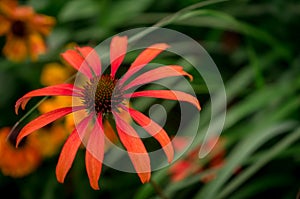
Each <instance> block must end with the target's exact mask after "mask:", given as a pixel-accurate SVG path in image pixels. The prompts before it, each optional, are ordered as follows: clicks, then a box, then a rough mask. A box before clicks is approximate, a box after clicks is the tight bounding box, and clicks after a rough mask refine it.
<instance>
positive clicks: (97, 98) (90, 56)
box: [15, 36, 200, 189]
mask: <svg viewBox="0 0 300 199" xmlns="http://www.w3.org/2000/svg"><path fill="white" fill-rule="evenodd" d="M127 45H128V38H127V37H126V36H123V37H119V36H115V37H113V38H112V41H111V43H110V62H111V64H110V65H111V67H110V69H111V70H110V74H105V73H103V72H104V70H103V68H102V65H101V60H100V57H99V55H98V54H97V52H96V51H95V50H94V49H93V48H91V47H77V48H75V50H67V51H66V52H65V53H63V54H62V57H63V58H64V60H65V61H67V62H68V63H69V64H70V65H71V66H73V67H74V68H75V69H77V70H78V71H79V72H80V73H82V75H83V76H84V77H85V78H86V80H85V81H84V85H82V86H77V85H74V84H59V85H55V86H48V87H45V88H41V89H37V90H34V91H31V92H29V93H27V94H26V95H24V96H23V97H22V98H20V99H19V100H18V101H17V102H16V105H15V110H16V113H18V109H19V107H20V106H21V107H22V108H23V109H24V108H25V106H26V104H27V102H28V101H29V100H30V99H31V98H32V97H37V96H72V97H73V99H77V100H79V101H80V102H79V103H80V104H79V105H78V106H77V105H73V104H72V105H71V106H65V107H64V108H56V109H55V110H53V111H50V112H47V113H45V114H42V115H41V116H39V117H38V118H36V119H34V120H33V121H31V122H30V123H28V124H27V125H26V126H25V127H24V128H23V129H22V130H21V132H20V134H19V135H18V138H17V145H18V144H19V143H20V141H21V140H22V139H23V138H24V137H26V136H27V135H29V134H31V133H32V132H34V131H36V130H38V129H40V128H42V127H44V126H46V125H47V124H49V123H51V122H53V121H56V120H58V119H60V118H62V117H64V116H66V115H68V114H70V113H79V114H80V113H82V114H84V115H82V117H80V122H79V123H78V125H77V126H76V127H77V128H75V129H74V130H73V132H72V133H71V135H70V136H69V137H68V139H67V141H66V142H65V144H64V146H63V148H62V152H61V154H60V158H59V160H58V164H57V167H56V176H57V179H58V181H59V182H63V181H64V179H65V177H66V175H67V172H68V171H69V170H70V168H71V166H72V163H73V161H74V158H75V155H76V153H77V150H78V148H79V146H80V145H81V143H82V140H81V138H82V137H84V138H86V139H87V144H86V148H87V150H86V156H85V163H86V169H87V174H88V177H89V180H90V185H91V187H92V188H93V189H99V185H98V180H99V178H100V173H101V169H102V162H103V158H104V152H105V135H106V134H105V132H104V130H105V129H104V126H103V123H104V122H105V121H106V120H107V115H110V116H111V117H112V118H113V119H114V121H115V124H116V130H117V134H118V138H119V140H120V142H121V143H122V144H123V146H124V148H125V149H126V150H127V152H128V156H129V158H130V159H131V162H132V165H133V167H134V169H135V170H136V172H137V174H138V176H139V178H140V180H141V182H142V183H145V182H148V181H149V180H150V177H151V164H150V157H149V155H148V152H147V150H146V147H145V145H144V143H143V141H142V139H141V138H140V137H139V136H138V133H137V132H136V130H135V129H134V128H133V127H132V126H131V122H129V121H127V118H128V117H130V116H131V118H132V119H133V120H134V121H135V122H136V123H137V124H138V125H139V126H141V127H142V128H144V130H145V131H146V132H147V133H149V134H150V135H151V136H153V137H154V138H155V139H156V140H157V141H158V142H159V143H160V145H161V146H162V148H163V150H164V152H165V154H166V157H167V160H168V162H171V161H172V160H173V156H174V151H173V146H172V144H171V141H170V138H169V136H168V134H167V133H166V131H165V130H164V129H163V128H162V127H161V126H160V125H159V124H158V123H156V122H155V121H153V120H151V119H150V118H149V117H148V116H146V115H144V114H143V113H141V112H139V111H138V110H136V109H134V108H131V107H129V106H128V105H126V103H125V102H128V100H129V99H130V98H141V97H150V98H159V99H167V100H178V101H184V102H188V103H190V104H192V105H194V106H195V107H196V108H197V109H198V110H200V104H199V101H198V100H197V98H196V97H194V96H192V95H190V94H188V93H185V92H183V91H178V90H143V91H136V92H135V91H132V89H133V88H135V87H137V86H141V85H146V84H149V83H152V82H155V81H157V80H161V79H165V78H170V77H178V76H187V77H189V78H190V79H191V80H192V78H193V77H192V76H191V75H190V74H188V73H187V72H185V71H184V70H183V67H182V66H178V65H169V66H161V67H158V68H155V69H152V70H148V71H146V72H144V73H142V74H140V75H138V76H137V77H135V75H137V74H138V72H141V71H142V69H146V68H147V64H148V63H149V62H150V61H152V60H153V59H154V58H155V57H156V56H157V55H159V54H160V53H161V52H163V51H164V50H165V49H166V48H168V45H167V44H165V43H158V44H153V45H151V46H150V47H148V48H147V49H145V50H144V51H143V52H142V53H141V54H140V55H139V56H138V57H137V58H136V59H135V61H134V62H133V63H132V64H131V66H130V68H129V69H128V70H127V72H126V73H125V74H124V76H123V77H122V78H120V79H119V78H118V76H117V75H116V72H117V71H118V69H119V67H120V66H121V64H122V62H123V60H124V58H125V55H126V52H127ZM120 110H122V112H123V113H124V114H126V115H127V116H128V117H127V116H126V115H125V116H124V115H122V114H121V111H120ZM128 114H130V116H129V115H128ZM89 127H91V128H89Z"/></svg>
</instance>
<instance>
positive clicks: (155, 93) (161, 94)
mask: <svg viewBox="0 0 300 199" xmlns="http://www.w3.org/2000/svg"><path fill="white" fill-rule="evenodd" d="M124 97H126V98H134V97H154V98H162V99H168V100H178V101H183V102H188V103H191V104H192V105H194V106H195V107H196V108H197V109H198V110H201V107H200V104H199V101H198V99H197V98H196V97H194V96H192V95H190V94H188V93H185V92H182V91H175V90H147V91H137V92H134V93H128V94H125V95H124Z"/></svg>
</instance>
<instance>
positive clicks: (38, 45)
mask: <svg viewBox="0 0 300 199" xmlns="http://www.w3.org/2000/svg"><path fill="white" fill-rule="evenodd" d="M13 2H14V1H12V3H10V4H4V2H3V3H2V4H3V5H2V6H1V4H0V9H1V11H2V13H1V15H0V23H1V27H0V36H1V35H5V36H6V43H5V46H4V48H3V53H4V55H5V56H6V57H7V58H8V59H10V60H12V61H23V60H25V59H26V58H27V57H28V56H30V58H31V59H32V60H34V61H35V60H37V58H38V55H40V54H43V53H45V51H46V45H45V43H44V39H43V36H46V35H48V34H49V33H50V31H51V29H52V27H53V25H54V24H55V19H54V18H53V17H50V16H46V15H41V14H37V13H35V12H34V10H33V9H32V7H29V6H17V5H16V3H13ZM9 5H10V6H9Z"/></svg>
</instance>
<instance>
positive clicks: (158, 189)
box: [150, 179, 169, 199]
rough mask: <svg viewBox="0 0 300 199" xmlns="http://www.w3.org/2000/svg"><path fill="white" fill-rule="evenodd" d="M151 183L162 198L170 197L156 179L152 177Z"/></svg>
mask: <svg viewBox="0 0 300 199" xmlns="http://www.w3.org/2000/svg"><path fill="white" fill-rule="evenodd" d="M150 184H151V186H152V187H153V189H154V190H155V192H156V193H157V195H158V196H159V197H160V198H161V199H169V198H168V197H167V196H166V195H165V193H164V192H163V190H162V188H161V187H160V186H159V185H158V184H157V183H156V182H155V181H153V180H152V179H150Z"/></svg>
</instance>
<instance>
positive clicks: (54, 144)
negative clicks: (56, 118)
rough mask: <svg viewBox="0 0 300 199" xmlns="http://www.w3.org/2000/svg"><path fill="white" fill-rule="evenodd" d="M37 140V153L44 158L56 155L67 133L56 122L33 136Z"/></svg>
mask: <svg viewBox="0 0 300 199" xmlns="http://www.w3.org/2000/svg"><path fill="white" fill-rule="evenodd" d="M33 135H34V136H36V138H37V140H38V147H39V151H40V152H41V154H42V155H43V156H44V157H51V156H53V155H56V154H57V153H58V152H59V150H60V148H61V146H62V144H63V143H64V141H65V140H66V138H67V136H68V133H67V131H66V129H65V128H64V127H63V125H62V124H61V123H58V122H56V123H55V124H53V125H52V126H50V127H44V128H42V129H40V130H39V131H37V132H35V133H34V134H33Z"/></svg>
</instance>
